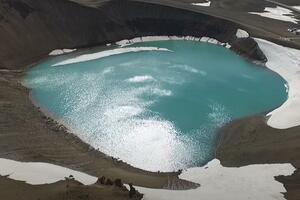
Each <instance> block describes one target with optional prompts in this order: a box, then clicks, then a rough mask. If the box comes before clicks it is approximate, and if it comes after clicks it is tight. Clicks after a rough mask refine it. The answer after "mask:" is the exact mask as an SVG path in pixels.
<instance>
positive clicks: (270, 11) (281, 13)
mask: <svg viewBox="0 0 300 200" xmlns="http://www.w3.org/2000/svg"><path fill="white" fill-rule="evenodd" d="M249 13H250V14H254V15H260V16H262V17H267V18H272V19H277V20H281V21H286V22H292V23H295V24H297V23H298V22H299V20H298V19H296V18H295V15H294V14H293V11H291V10H289V9H287V8H283V7H280V6H277V7H276V8H271V7H266V8H265V10H264V12H263V13H259V12H249Z"/></svg>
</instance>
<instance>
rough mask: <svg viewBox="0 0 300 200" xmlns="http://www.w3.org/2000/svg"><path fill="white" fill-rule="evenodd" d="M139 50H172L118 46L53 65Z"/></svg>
mask: <svg viewBox="0 0 300 200" xmlns="http://www.w3.org/2000/svg"><path fill="white" fill-rule="evenodd" d="M139 51H170V50H168V49H166V48H158V47H128V48H118V49H112V50H107V51H101V52H97V53H91V54H83V55H80V56H77V57H75V58H70V59H66V60H64V61H62V62H58V63H56V64H54V65H52V66H60V65H67V64H73V63H79V62H85V61H89V60H96V59H99V58H105V57H108V56H113V55H118V54H123V53H130V52H139Z"/></svg>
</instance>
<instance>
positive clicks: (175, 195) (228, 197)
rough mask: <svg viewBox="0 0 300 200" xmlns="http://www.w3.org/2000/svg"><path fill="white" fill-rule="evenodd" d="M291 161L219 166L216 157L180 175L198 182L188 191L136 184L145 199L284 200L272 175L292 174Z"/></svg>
mask: <svg viewBox="0 0 300 200" xmlns="http://www.w3.org/2000/svg"><path fill="white" fill-rule="evenodd" d="M294 171H295V168H294V167H293V166H292V165H291V164H264V165H249V166H245V167H239V168H228V167H223V166H222V165H221V164H220V161H219V160H217V159H214V160H212V161H211V162H209V163H208V164H207V165H206V166H204V167H196V168H190V169H188V170H186V171H184V172H183V173H182V174H181V175H180V178H182V179H185V180H189V181H192V182H195V183H199V184H200V185H201V186H200V187H199V188H197V189H192V190H180V191H178V190H177V191H176V190H159V189H149V188H143V187H137V189H138V190H139V191H140V192H141V193H143V194H144V199H145V200H170V199H172V200H182V199H187V200H199V199H209V200H233V199H240V200H244V199H247V200H257V199H263V200H274V199H277V200H284V199H285V198H284V196H283V194H282V192H286V190H285V188H284V186H283V184H281V183H280V182H277V181H275V179H274V176H278V175H284V176H288V175H291V174H293V172H294Z"/></svg>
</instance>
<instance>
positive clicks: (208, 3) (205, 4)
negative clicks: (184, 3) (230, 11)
mask: <svg viewBox="0 0 300 200" xmlns="http://www.w3.org/2000/svg"><path fill="white" fill-rule="evenodd" d="M210 4H211V1H206V2H204V3H192V5H193V6H204V7H210Z"/></svg>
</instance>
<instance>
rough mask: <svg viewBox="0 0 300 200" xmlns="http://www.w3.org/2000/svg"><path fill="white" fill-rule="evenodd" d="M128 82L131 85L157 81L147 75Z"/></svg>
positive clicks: (133, 78) (130, 79)
mask: <svg viewBox="0 0 300 200" xmlns="http://www.w3.org/2000/svg"><path fill="white" fill-rule="evenodd" d="M126 81H127V82H130V83H144V82H151V81H155V79H154V78H153V77H152V76H149V75H145V76H134V77H132V78H129V79H127V80H126Z"/></svg>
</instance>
